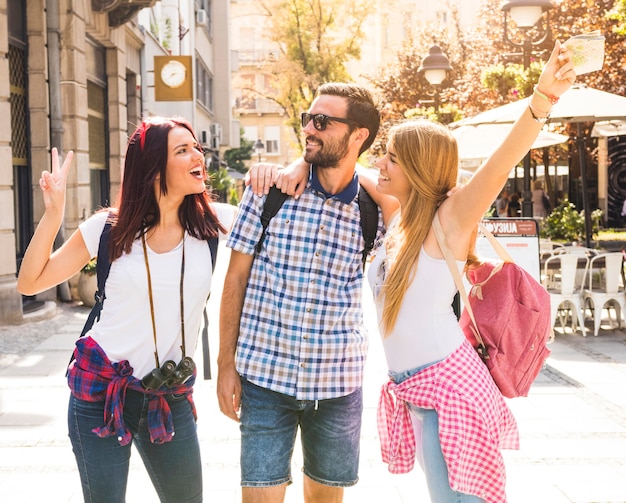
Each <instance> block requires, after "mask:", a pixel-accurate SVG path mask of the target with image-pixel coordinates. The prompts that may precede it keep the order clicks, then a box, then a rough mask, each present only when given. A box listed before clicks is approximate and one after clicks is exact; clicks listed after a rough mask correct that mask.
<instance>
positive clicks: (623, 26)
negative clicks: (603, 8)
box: [608, 0, 626, 35]
mask: <svg viewBox="0 0 626 503" xmlns="http://www.w3.org/2000/svg"><path fill="white" fill-rule="evenodd" d="M608 16H609V19H612V20H613V21H617V22H618V25H617V26H615V28H613V31H614V32H615V33H617V34H618V35H626V0H617V1H616V2H615V5H614V6H613V9H611V10H610V11H609V13H608Z"/></svg>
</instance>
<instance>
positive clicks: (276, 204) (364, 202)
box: [256, 186, 378, 269]
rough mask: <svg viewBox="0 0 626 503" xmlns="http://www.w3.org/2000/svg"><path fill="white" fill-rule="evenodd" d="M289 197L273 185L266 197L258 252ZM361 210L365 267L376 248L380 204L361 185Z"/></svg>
mask: <svg viewBox="0 0 626 503" xmlns="http://www.w3.org/2000/svg"><path fill="white" fill-rule="evenodd" d="M287 197H289V196H288V195H287V194H283V193H282V192H281V191H280V189H277V188H276V187H272V188H271V189H270V191H269V194H268V195H267V198H266V199H265V203H264V205H263V213H262V214H261V223H262V224H263V232H262V233H261V237H260V238H259V242H258V243H257V244H256V252H257V253H259V252H260V251H261V247H262V245H263V241H265V234H266V232H267V226H268V225H269V224H270V220H271V219H272V217H274V215H276V213H278V210H279V209H280V207H281V206H282V205H283V203H284V202H285V200H286V199H287ZM358 203H359V210H360V213H361V231H362V232H363V239H364V240H365V248H364V249H363V268H364V269H365V264H366V262H367V256H368V255H369V252H370V251H372V248H374V240H375V239H376V232H377V231H378V206H377V205H376V203H375V202H374V200H373V199H372V197H371V196H370V195H369V194H368V193H367V191H366V190H365V189H364V188H363V187H361V186H359V195H358Z"/></svg>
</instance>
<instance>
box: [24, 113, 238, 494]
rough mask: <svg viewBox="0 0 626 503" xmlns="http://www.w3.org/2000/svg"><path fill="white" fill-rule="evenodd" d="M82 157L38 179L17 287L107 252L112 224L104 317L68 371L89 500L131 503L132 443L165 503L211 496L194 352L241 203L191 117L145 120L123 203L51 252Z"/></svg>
mask: <svg viewBox="0 0 626 503" xmlns="http://www.w3.org/2000/svg"><path fill="white" fill-rule="evenodd" d="M71 162H72V152H70V153H69V154H68V155H67V157H66V158H65V161H64V162H63V164H62V165H61V166H60V159H59V156H58V153H57V151H56V149H53V150H52V169H51V171H50V172H48V171H43V172H42V174H41V178H40V180H39V185H40V187H41V190H42V193H43V200H44V205H45V212H44V215H43V217H42V218H41V221H40V223H39V226H38V227H37V230H36V231H35V234H34V236H33V238H32V240H31V242H30V245H29V246H28V249H27V251H26V254H25V255H24V260H23V261H22V265H21V268H20V272H19V277H18V280H17V288H18V290H19V291H20V292H21V293H23V294H25V295H34V294H36V293H38V292H41V291H43V290H46V289H48V288H51V287H53V286H55V285H57V284H59V283H61V282H63V281H66V280H67V279H69V278H70V277H72V276H73V275H75V274H76V273H77V272H78V271H80V269H81V268H82V267H83V266H84V265H85V264H86V263H87V262H88V261H89V260H90V259H91V258H92V257H94V256H96V255H97V254H98V246H99V241H100V236H101V234H102V232H103V229H104V227H105V223H106V222H107V221H110V222H111V228H110V235H109V236H110V239H109V244H110V246H109V249H108V250H106V253H108V254H109V257H110V259H111V269H110V274H109V276H108V279H107V281H106V289H105V290H106V299H105V301H104V306H103V310H102V312H101V315H100V318H99V320H98V321H97V322H96V323H95V324H94V325H93V327H92V329H91V330H90V331H89V332H88V333H87V334H86V335H85V336H84V337H81V338H80V339H78V341H77V342H76V349H75V351H74V356H75V360H74V361H73V362H72V364H71V365H70V368H69V370H68V383H69V386H70V389H71V397H70V404H69V412H68V423H69V436H70V440H71V442H72V447H73V450H74V455H75V457H76V462H77V464H78V471H79V473H80V478H81V482H82V487H83V495H84V499H85V502H106V503H121V502H123V501H125V494H126V484H127V480H128V469H129V460H130V454H131V446H132V445H133V444H134V445H135V447H136V448H137V449H138V450H139V452H140V454H141V457H142V459H143V461H144V464H145V466H146V469H147V471H148V473H149V475H150V478H151V480H152V482H153V484H154V487H155V489H156V492H157V494H158V495H159V498H160V501H161V502H167V503H181V502H189V503H196V502H200V501H202V463H201V460H200V446H199V442H198V436H197V431H196V412H195V406H194V404H193V400H192V391H193V384H194V381H195V376H196V371H195V365H194V363H193V360H192V359H191V358H192V355H193V353H194V351H195V348H196V344H197V341H198V334H199V328H200V323H201V317H202V313H203V309H204V304H205V303H206V299H207V296H208V294H209V291H210V288H211V279H212V272H211V261H212V257H211V251H210V248H209V246H208V243H207V240H208V239H209V238H215V237H216V236H218V233H220V232H221V233H222V235H223V234H224V232H225V231H226V229H228V228H229V227H230V223H231V222H232V220H233V219H234V213H235V211H236V208H235V207H234V206H229V205H225V204H218V203H213V202H212V201H211V198H210V196H209V193H208V192H207V188H206V186H205V180H206V172H205V166H204V154H203V152H202V148H201V147H200V145H199V143H198V141H197V138H196V135H195V133H194V132H193V130H192V128H191V125H190V124H189V123H188V122H187V121H186V120H183V119H173V118H172V119H166V118H155V117H152V118H150V119H146V120H144V121H142V122H141V125H140V126H139V127H138V128H137V130H136V131H135V132H134V133H133V135H132V136H131V138H130V141H129V143H128V146H127V150H126V160H125V165H124V170H123V173H124V178H123V181H122V187H121V190H120V194H119V197H118V202H117V205H116V206H115V207H111V208H107V209H105V210H103V211H100V212H98V213H96V214H95V215H93V216H92V217H90V218H89V219H88V220H86V221H85V222H83V223H81V224H80V225H79V228H78V229H77V230H76V231H75V232H74V233H73V234H72V235H71V237H70V238H69V240H68V241H67V242H66V243H65V244H64V245H63V246H62V247H61V248H60V249H58V250H56V251H55V252H53V253H52V254H50V250H51V249H52V244H53V241H54V237H55V236H56V234H57V232H58V230H59V228H60V226H61V222H62V220H63V213H64V210H65V195H66V183H67V176H68V173H69V170H70V166H71Z"/></svg>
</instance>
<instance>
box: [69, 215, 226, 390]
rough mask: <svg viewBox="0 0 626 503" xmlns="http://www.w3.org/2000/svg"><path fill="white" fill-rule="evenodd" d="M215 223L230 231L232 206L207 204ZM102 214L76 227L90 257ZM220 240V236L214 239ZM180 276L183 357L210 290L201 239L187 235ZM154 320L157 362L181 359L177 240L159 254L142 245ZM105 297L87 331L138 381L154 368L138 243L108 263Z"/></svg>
mask: <svg viewBox="0 0 626 503" xmlns="http://www.w3.org/2000/svg"><path fill="white" fill-rule="evenodd" d="M213 208H214V209H215V211H216V213H217V216H218V219H219V221H220V222H221V223H222V225H223V226H224V227H225V228H226V229H230V227H231V225H232V222H233V220H234V217H235V213H236V211H237V208H236V207H235V206H231V205H228V204H221V203H213ZM107 215H108V214H107V212H100V213H96V214H95V215H93V216H92V217H91V218H89V219H88V220H87V221H85V222H83V223H82V224H80V225H79V230H80V232H81V234H82V236H83V239H84V241H85V245H86V246H87V249H88V250H89V253H90V254H91V255H92V256H96V255H97V254H98V245H99V242H100V235H101V234H102V230H103V229H104V224H105V222H106V219H107ZM223 238H225V236H223V235H220V239H223ZM184 247H185V273H184V281H183V292H184V293H183V299H184V309H185V317H184V320H185V347H186V356H192V357H193V355H194V352H195V350H196V346H197V343H198V335H199V331H200V323H201V318H202V312H203V310H204V306H205V303H206V300H207V297H208V295H209V292H210V291H211V278H212V267H211V252H210V249H209V245H208V243H207V241H204V240H198V239H195V238H193V237H191V236H189V235H188V234H187V233H185V237H184ZM147 250H148V263H149V266H150V278H151V283H152V297H153V301H154V319H155V324H156V349H157V352H158V356H159V363H160V364H161V365H162V364H163V362H165V361H166V360H173V361H174V362H175V363H178V362H179V361H180V360H181V358H182V351H181V344H182V337H181V322H180V321H181V319H180V318H181V317H180V293H179V292H180V277H181V263H182V252H183V241H181V242H180V243H179V244H178V246H176V247H175V248H174V249H172V250H170V251H168V252H165V253H155V252H154V251H152V250H151V249H150V247H149V246H148V247H147ZM105 293H106V299H105V301H104V305H103V308H102V313H101V316H100V321H97V322H96V323H95V324H94V326H93V327H92V329H91V330H90V331H89V333H88V335H90V336H91V337H92V338H93V339H94V340H95V341H96V342H97V343H98V344H99V345H100V347H101V348H102V349H103V350H104V352H105V353H106V355H107V356H108V358H109V359H110V360H111V361H112V362H114V363H115V362H119V361H121V360H128V361H129V362H130V365H131V366H132V367H133V375H134V376H135V377H137V378H139V379H141V378H142V377H143V376H144V375H146V374H147V373H148V372H150V371H151V370H152V369H154V368H155V366H156V363H155V358H154V351H155V342H154V335H153V330H152V318H151V315H150V299H149V295H148V280H147V272H146V265H145V259H144V253H143V247H142V244H141V239H136V240H135V241H134V242H133V245H132V249H131V252H130V253H128V254H126V253H124V254H123V255H122V256H121V257H120V258H119V259H117V260H115V261H114V262H113V263H112V264H111V270H110V272H109V276H108V278H107V281H106V285H105Z"/></svg>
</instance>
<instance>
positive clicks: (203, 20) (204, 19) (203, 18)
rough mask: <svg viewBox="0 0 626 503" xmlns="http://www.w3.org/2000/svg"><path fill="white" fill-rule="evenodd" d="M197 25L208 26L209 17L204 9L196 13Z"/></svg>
mask: <svg viewBox="0 0 626 503" xmlns="http://www.w3.org/2000/svg"><path fill="white" fill-rule="evenodd" d="M196 24H200V25H202V26H208V24H209V15H208V14H207V12H206V11H205V10H204V9H199V10H198V12H196Z"/></svg>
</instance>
